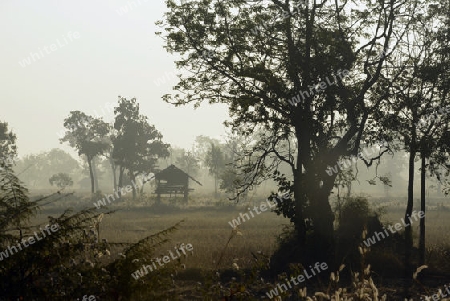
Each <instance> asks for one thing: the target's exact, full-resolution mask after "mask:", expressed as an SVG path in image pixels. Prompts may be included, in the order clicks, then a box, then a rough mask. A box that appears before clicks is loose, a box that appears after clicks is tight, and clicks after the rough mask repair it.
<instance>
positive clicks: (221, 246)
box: [33, 203, 450, 300]
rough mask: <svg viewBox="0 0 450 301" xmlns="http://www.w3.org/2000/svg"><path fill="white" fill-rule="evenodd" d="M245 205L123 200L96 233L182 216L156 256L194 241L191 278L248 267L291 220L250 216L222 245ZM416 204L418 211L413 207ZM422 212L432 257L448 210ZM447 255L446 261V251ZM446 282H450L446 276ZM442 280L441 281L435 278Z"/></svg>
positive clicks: (157, 224)
mask: <svg viewBox="0 0 450 301" xmlns="http://www.w3.org/2000/svg"><path fill="white" fill-rule="evenodd" d="M91 204H92V203H91ZM78 205H79V204H78ZM249 206H252V205H250V204H247V205H246V206H224V205H221V206H212V205H209V206H197V207H195V206H187V207H185V208H180V207H169V206H163V207H164V209H165V210H159V209H156V208H155V207H151V206H148V204H140V205H139V206H137V207H132V206H129V205H124V203H121V204H115V205H114V206H112V208H111V209H118V211H117V212H115V213H113V214H111V215H105V217H104V218H103V221H102V223H101V228H100V238H101V239H103V238H106V239H107V240H108V242H110V243H113V242H117V243H134V242H137V241H138V240H139V239H141V238H144V237H146V236H148V235H151V234H154V233H157V232H158V231H161V230H164V229H166V228H168V227H170V226H173V225H174V224H176V223H177V222H179V221H181V220H184V222H183V223H182V224H181V226H180V228H179V230H177V231H176V232H174V233H173V234H171V235H170V236H169V238H170V240H171V241H170V242H168V243H166V244H165V245H164V246H162V247H161V248H160V249H159V250H157V251H156V252H155V256H158V257H162V256H163V255H167V254H168V250H173V247H174V246H175V245H177V244H179V243H185V244H188V243H190V244H192V245H193V248H194V251H193V254H188V257H187V258H186V259H185V260H184V263H185V264H186V272H188V271H189V270H190V271H191V272H193V273H192V275H196V276H195V277H193V278H196V277H197V276H199V273H201V272H202V271H203V272H207V271H212V270H215V269H217V268H219V269H221V270H231V269H232V265H233V263H236V264H237V265H238V266H239V267H240V268H241V269H243V268H250V267H251V266H252V263H253V262H254V260H253V257H252V254H251V252H253V253H255V254H256V253H257V252H259V251H260V252H262V253H263V254H266V255H271V254H272V253H273V252H274V251H275V249H276V248H277V237H278V236H279V235H280V234H281V233H282V230H283V225H288V224H289V220H288V219H286V218H283V217H282V216H277V215H276V214H275V213H273V212H269V211H266V212H263V213H261V214H259V215H256V214H255V216H254V217H253V218H250V219H249V220H247V221H245V222H244V223H242V225H241V226H240V227H239V231H240V232H241V233H242V235H239V236H233V238H232V239H231V241H230V243H229V244H228V246H227V247H226V248H225V246H226V244H227V241H228V240H229V238H230V235H231V233H232V228H231V226H230V224H229V222H230V221H231V220H232V219H235V218H237V217H238V216H239V214H240V213H247V212H248V207H249ZM65 208H67V207H65V206H60V204H58V206H56V207H53V208H49V209H44V210H42V211H41V213H40V214H39V215H38V216H37V217H36V220H35V221H33V222H39V223H45V222H46V217H47V216H48V215H53V216H55V215H56V214H57V212H61V211H62V210H63V209H65ZM386 209H387V213H386V214H384V215H383V216H382V221H383V222H389V223H393V224H395V223H397V222H400V219H401V218H402V217H403V215H404V209H403V208H399V207H397V208H392V207H390V208H389V207H388V208H386ZM414 209H415V210H418V209H417V208H416V207H415V208H414ZM426 217H427V219H426V225H427V235H426V239H427V248H428V251H427V254H428V255H427V258H432V256H435V255H436V254H437V253H438V252H437V250H449V245H450V210H445V208H444V209H443V210H432V211H428V212H427V215H426ZM418 227H419V222H417V223H415V224H413V229H414V230H413V233H414V240H415V245H417V242H418ZM111 251H112V252H111V253H112V254H111V255H112V256H113V257H114V256H117V254H118V253H119V252H120V251H121V250H120V249H116V248H114V249H112V250H111ZM222 252H223V254H224V255H223V258H222V261H221V264H220V266H217V261H218V259H219V257H220V256H221V254H222ZM446 252H447V251H446ZM436 259H438V258H436ZM448 259H449V261H448V264H449V265H450V256H449V257H448ZM439 260H442V256H441V257H439ZM430 263H431V264H430V268H433V264H434V265H435V266H437V265H439V263H436V261H435V262H434V263H432V262H431V261H430ZM447 266H448V265H447ZM438 268H439V267H438ZM441 268H442V267H441ZM441 270H442V269H441ZM447 272H448V271H447ZM188 275H189V274H188ZM192 280H194V279H192ZM195 280H196V281H197V280H198V279H195ZM444 281H445V282H446V283H450V279H446V280H444ZM441 282H442V281H439V283H441ZM195 283H196V282H194V281H192V282H191V281H188V282H186V285H183V286H182V287H179V288H178V291H183V293H186V294H188V295H190V296H194V295H197V293H196V290H197V289H196V288H195ZM386 285H387V283H386V282H385V281H383V283H382V284H381V286H382V291H384V292H389V290H390V291H392V292H395V291H396V290H395V289H393V286H394V287H396V285H395V284H393V285H387V286H386ZM436 286H438V284H436V285H433V287H436ZM187 300H193V299H187ZM196 300H200V299H196ZM390 300H391V299H390Z"/></svg>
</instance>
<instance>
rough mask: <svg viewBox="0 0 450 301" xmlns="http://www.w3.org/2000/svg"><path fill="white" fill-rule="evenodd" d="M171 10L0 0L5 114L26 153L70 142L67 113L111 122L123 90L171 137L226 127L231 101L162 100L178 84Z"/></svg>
mask: <svg viewBox="0 0 450 301" xmlns="http://www.w3.org/2000/svg"><path fill="white" fill-rule="evenodd" d="M133 2H134V3H135V4H136V5H134V4H133ZM139 2H140V3H139ZM130 7H131V9H130ZM126 9H127V10H128V12H125V10H126ZM165 10H166V7H165V4H164V1H163V0H135V1H126V0H111V1H92V0H77V1H56V0H53V1H50V0H39V1H33V0H27V1H25V0H1V1H0V35H1V37H2V47H1V48H0V68H1V69H0V74H1V82H2V85H1V86H0V92H1V99H0V121H6V122H8V124H9V127H10V129H12V130H13V131H14V132H15V133H16V134H17V136H18V142H17V145H18V150H19V157H21V156H23V155H25V154H29V153H37V152H41V151H46V150H50V149H52V148H55V147H60V148H62V149H64V150H71V148H70V147H69V146H67V145H61V144H60V143H59V138H58V133H60V131H61V130H63V126H62V124H63V120H64V118H66V117H67V116H68V114H69V112H70V111H73V110H80V111H83V112H85V113H87V114H92V115H96V114H98V115H100V116H102V117H104V120H105V121H107V122H110V121H111V120H112V118H113V112H112V108H111V106H110V107H109V108H108V103H110V104H116V103H117V97H118V95H121V96H124V97H127V98H131V97H136V98H137V100H138V102H139V103H140V108H141V113H142V114H144V115H146V116H147V117H148V120H149V122H150V124H154V125H155V126H156V128H157V129H158V130H160V131H161V133H162V134H163V136H164V141H165V142H167V143H170V144H172V145H176V146H181V147H184V148H190V147H191V145H192V143H193V141H194V139H195V137H196V136H197V135H207V136H211V137H216V138H219V137H220V136H221V135H223V134H224V131H225V128H224V126H223V124H222V123H223V121H224V120H225V119H226V118H227V112H228V111H227V108H226V106H224V105H213V106H211V105H209V104H207V103H205V104H204V105H202V106H201V107H200V108H199V109H197V110H194V109H193V106H192V105H189V106H184V107H178V108H175V107H174V106H173V105H170V104H167V103H165V102H163V101H162V99H161V96H162V95H163V94H165V93H170V92H171V88H172V86H173V85H174V84H176V80H175V78H173V77H171V76H170V74H173V73H174V72H176V70H175V65H174V63H173V62H174V60H175V57H173V56H172V55H170V54H168V53H166V51H165V50H164V49H163V48H162V46H163V41H162V39H161V38H160V37H157V36H155V31H160V30H161V29H160V28H159V27H156V25H155V21H157V20H160V19H162V17H163V12H164V11H165ZM167 78H170V79H169V80H167ZM158 79H160V83H159V85H157V84H156V83H155V82H156V81H158ZM163 79H165V83H162V82H161V80H163ZM105 106H106V108H105ZM71 153H72V154H74V152H73V151H71Z"/></svg>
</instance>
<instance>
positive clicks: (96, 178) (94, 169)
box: [92, 157, 98, 191]
mask: <svg viewBox="0 0 450 301" xmlns="http://www.w3.org/2000/svg"><path fill="white" fill-rule="evenodd" d="M96 161H97V160H96V157H94V158H92V172H93V173H94V188H95V191H98V172H97V162H96Z"/></svg>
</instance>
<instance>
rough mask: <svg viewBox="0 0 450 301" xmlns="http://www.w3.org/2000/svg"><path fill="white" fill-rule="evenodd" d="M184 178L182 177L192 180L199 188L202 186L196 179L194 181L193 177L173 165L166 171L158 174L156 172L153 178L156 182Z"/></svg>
mask: <svg viewBox="0 0 450 301" xmlns="http://www.w3.org/2000/svg"><path fill="white" fill-rule="evenodd" d="M180 177H181V178H184V177H188V178H190V179H191V180H193V181H194V182H195V183H197V184H199V185H200V186H203V185H202V184H201V183H200V182H199V181H197V180H196V179H194V178H193V177H191V176H190V175H189V174H187V173H185V172H184V171H182V170H181V169H179V168H178V167H176V166H175V165H173V164H172V165H170V166H169V167H167V168H166V169H163V170H161V171H160V172H158V173H157V174H155V178H156V179H158V180H171V179H174V178H180Z"/></svg>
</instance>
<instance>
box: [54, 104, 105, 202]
mask: <svg viewBox="0 0 450 301" xmlns="http://www.w3.org/2000/svg"><path fill="white" fill-rule="evenodd" d="M64 127H65V128H66V129H67V130H66V133H65V135H64V137H63V138H61V139H60V141H61V143H64V142H68V143H69V145H70V146H71V147H73V148H75V149H76V150H77V151H78V155H79V156H82V155H84V156H86V161H87V163H88V166H89V175H90V178H91V192H92V193H94V192H95V181H94V172H93V166H92V161H93V159H94V158H95V157H96V156H98V155H102V154H103V153H105V151H106V150H107V149H108V147H109V145H108V143H109V142H108V139H107V136H108V133H109V125H108V124H107V123H105V122H103V121H102V120H101V119H97V118H94V117H92V116H89V115H86V114H85V113H83V112H80V111H71V112H70V115H69V117H67V118H66V119H64Z"/></svg>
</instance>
